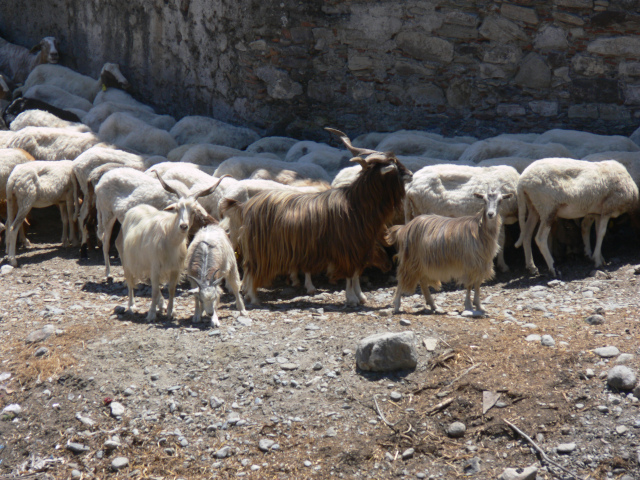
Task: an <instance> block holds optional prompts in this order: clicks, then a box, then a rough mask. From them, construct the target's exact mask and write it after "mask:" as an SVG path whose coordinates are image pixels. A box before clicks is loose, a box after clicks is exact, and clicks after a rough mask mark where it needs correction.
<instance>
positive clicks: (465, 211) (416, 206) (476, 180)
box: [404, 164, 520, 272]
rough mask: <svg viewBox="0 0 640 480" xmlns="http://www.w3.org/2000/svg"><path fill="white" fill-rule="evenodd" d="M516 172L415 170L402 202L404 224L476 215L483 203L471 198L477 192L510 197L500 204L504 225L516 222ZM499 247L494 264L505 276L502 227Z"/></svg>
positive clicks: (504, 169) (444, 168)
mask: <svg viewBox="0 0 640 480" xmlns="http://www.w3.org/2000/svg"><path fill="white" fill-rule="evenodd" d="M519 177H520V175H519V174H518V172H517V171H516V170H515V169H514V168H513V167H509V166H495V167H470V166H466V165H453V164H446V165H433V166H430V167H424V168H422V169H421V170H418V171H417V172H416V173H414V175H413V180H412V181H411V183H410V184H409V185H408V186H407V195H406V197H405V200H404V215H405V222H406V223H408V222H409V221H411V220H412V219H413V218H415V217H417V216H418V215H422V214H436V215H442V216H446V217H464V216H469V215H475V214H476V213H477V212H479V211H480V210H481V209H482V207H483V201H482V200H481V199H479V198H476V197H475V196H474V193H476V192H484V191H488V190H494V191H499V192H501V193H503V194H508V193H511V194H513V196H512V197H511V198H509V199H508V200H505V201H504V202H501V204H500V214H501V216H502V223H503V224H507V225H509V224H513V223H515V222H517V221H518V205H517V201H516V198H515V193H516V189H517V186H518V179H519ZM499 243H500V246H501V249H500V252H499V253H498V258H497V263H498V267H499V268H500V270H502V271H503V272H506V271H508V270H509V267H508V266H507V264H506V263H505V261H504V253H503V251H502V248H503V247H504V227H502V228H501V230H500V233H499Z"/></svg>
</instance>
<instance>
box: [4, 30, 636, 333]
mask: <svg viewBox="0 0 640 480" xmlns="http://www.w3.org/2000/svg"><path fill="white" fill-rule="evenodd" d="M2 42H4V43H0V74H3V75H4V77H2V76H0V80H1V79H3V78H8V81H4V80H3V81H2V85H3V89H5V90H6V89H7V88H8V87H7V85H11V87H12V88H11V90H12V92H11V93H10V94H9V95H5V97H4V99H1V100H0V102H2V103H1V104H0V106H1V107H2V110H3V114H2V120H1V121H0V127H2V128H1V129H0V202H2V203H3V204H5V205H6V215H2V216H3V217H5V218H3V219H0V220H1V221H0V233H2V234H3V235H4V239H5V240H4V243H5V245H6V252H7V255H6V256H5V257H4V258H3V262H7V263H10V264H11V265H12V266H14V267H17V266H18V265H19V264H20V251H21V250H20V248H19V247H20V246H22V248H29V246H30V244H29V242H28V240H27V238H26V236H25V232H24V226H25V222H28V218H29V214H30V211H31V209H33V208H44V207H50V206H52V205H57V206H58V207H59V211H60V214H61V222H62V225H63V227H64V228H63V238H62V246H63V247H65V248H77V249H78V257H79V259H80V261H82V260H83V259H85V258H87V256H90V255H91V256H98V255H99V253H97V250H96V249H98V248H100V251H101V252H102V253H103V256H104V263H105V276H106V277H107V279H106V280H105V281H108V280H112V278H113V274H112V271H111V268H110V257H112V255H113V254H114V253H115V252H114V250H113V248H112V245H111V240H112V238H111V237H112V232H113V228H114V226H115V225H116V222H118V223H120V224H121V225H122V228H121V229H120V233H119V234H118V235H117V238H115V244H116V247H117V250H118V253H119V256H120V259H121V261H122V267H123V270H124V277H125V279H126V282H127V284H128V286H129V303H128V307H129V309H130V310H131V309H132V308H133V306H134V304H135V302H134V288H135V282H136V281H137V280H141V281H146V280H150V281H151V282H152V284H153V295H152V305H151V308H150V309H149V313H148V315H147V320H149V321H152V320H155V319H156V309H157V310H158V313H161V312H162V308H163V303H164V301H163V296H162V294H161V293H160V282H161V281H168V282H169V304H168V308H167V315H168V316H169V318H171V315H172V305H173V297H174V295H175V290H176V288H177V285H178V284H179V283H180V279H182V281H183V283H184V282H186V281H187V279H188V280H189V281H190V282H191V289H189V288H188V287H184V286H183V287H182V288H185V290H188V292H189V293H190V294H193V295H194V296H195V301H196V310H195V314H194V316H193V319H194V321H198V322H199V321H201V320H202V317H203V316H210V317H211V320H210V321H211V325H212V326H217V325H219V320H218V317H217V314H216V311H215V309H216V306H217V302H218V296H219V289H220V287H219V286H218V285H219V284H221V282H222V280H223V279H224V280H226V287H227V289H229V291H230V292H231V293H233V294H234V295H235V298H236V308H237V309H238V310H239V311H240V312H241V313H246V311H245V304H244V301H246V302H248V304H249V305H251V306H252V307H253V308H258V307H257V306H258V305H259V302H260V300H259V295H258V289H259V288H267V287H269V286H270V285H271V284H272V281H273V280H274V279H275V278H276V277H277V276H279V275H282V276H285V277H287V278H289V279H290V281H291V283H292V285H294V286H297V285H299V284H300V280H299V274H300V273H302V274H304V276H305V282H304V287H305V288H306V290H307V292H308V293H309V294H311V295H313V294H314V293H316V292H317V289H316V288H315V286H314V285H313V276H318V275H326V276H327V278H328V279H329V280H331V281H337V280H342V279H344V280H345V281H346V284H345V302H346V305H347V306H348V307H352V306H358V305H361V304H363V303H365V302H366V301H367V297H366V294H365V293H364V292H363V291H362V288H361V285H360V276H361V275H362V274H363V272H364V270H365V269H367V268H371V269H378V270H382V271H391V270H392V269H393V268H394V267H393V259H394V258H396V259H397V260H398V281H399V285H398V287H397V289H396V295H395V298H394V307H395V311H399V310H400V305H401V300H400V299H401V296H402V294H413V293H415V289H416V287H417V285H420V287H421V288H422V292H423V295H424V296H425V300H426V303H427V304H428V306H430V307H431V309H432V311H433V313H437V312H438V311H439V310H438V308H437V306H436V305H435V303H434V301H433V299H432V297H431V294H430V291H429V289H430V288H439V287H440V285H441V283H442V282H448V281H451V280H453V281H456V282H459V283H460V284H461V285H462V286H464V287H465V288H466V289H467V298H466V301H465V305H464V309H465V310H472V309H474V308H475V311H474V312H478V314H481V312H482V310H481V308H482V307H481V303H480V284H481V283H482V282H484V281H486V280H487V279H490V278H491V277H492V276H493V275H494V262H495V263H496V265H497V267H498V269H499V270H500V271H502V272H508V271H509V270H510V268H511V267H514V265H512V266H511V267H509V266H508V265H507V264H506V263H505V259H504V255H503V252H504V249H505V248H507V247H515V248H519V249H520V250H517V252H518V253H519V252H522V254H521V255H522V263H523V264H524V265H525V266H526V268H527V270H528V272H529V273H527V275H528V274H532V275H536V274H539V273H538V268H537V267H536V266H535V264H534V261H533V252H532V246H531V244H532V240H533V239H534V238H535V243H536V245H537V248H538V250H539V252H540V254H541V258H543V259H544V261H545V262H546V269H543V271H542V273H543V274H549V275H552V276H559V275H561V274H560V272H559V270H558V269H557V267H556V266H555V263H554V258H553V253H552V252H553V248H552V245H553V242H554V241H558V240H559V239H560V237H561V232H562V230H563V229H564V228H573V229H574V230H576V231H578V232H579V235H578V240H580V242H581V243H580V244H579V245H578V246H577V248H579V249H580V250H581V251H582V252H584V254H585V256H586V257H587V258H588V260H587V261H589V260H590V261H593V264H594V266H595V267H596V268H599V267H601V266H602V265H604V264H605V263H606V261H605V258H604V257H605V256H606V254H607V252H606V245H605V251H604V252H603V251H602V250H603V238H604V236H605V234H606V230H607V228H608V225H609V224H610V220H611V219H615V218H617V217H620V218H621V220H622V221H626V222H627V223H628V224H629V225H630V227H629V228H637V225H638V221H637V218H638V213H639V211H638V208H639V205H638V196H639V195H638V185H639V182H640V146H639V145H638V144H637V143H636V142H635V141H634V140H636V141H638V140H640V133H639V132H638V131H637V132H635V133H634V134H632V135H631V136H630V137H624V136H619V135H611V136H607V135H596V134H592V133H588V132H582V131H574V130H563V129H554V130H550V131H547V132H544V133H540V134H537V133H527V134H502V135H498V136H496V137H492V138H484V139H477V138H473V137H469V136H464V137H454V138H446V137H444V136H442V135H440V134H437V133H433V132H428V131H416V130H401V131H396V132H369V133H366V134H363V135H360V136H357V137H355V138H353V139H351V138H349V136H348V135H346V134H344V133H342V132H340V131H339V130H334V129H331V128H326V130H327V132H323V133H324V134H325V137H324V138H325V139H326V143H322V142H314V141H309V140H296V139H293V138H288V137H278V136H271V137H261V136H260V134H259V133H257V132H256V131H254V130H252V129H250V128H246V127H241V126H234V125H231V124H229V123H225V122H223V121H220V120H217V119H214V118H208V117H203V116H187V117H184V118H181V119H175V118H173V117H172V116H170V115H165V114H162V113H159V112H156V111H155V110H154V108H152V107H150V106H148V105H145V104H143V103H141V102H140V101H138V100H136V99H135V98H134V97H133V96H132V95H131V94H130V93H128V91H127V90H133V91H135V86H132V85H130V84H129V82H128V81H127V79H126V78H125V76H124V75H123V73H122V72H121V71H120V68H119V66H118V65H116V64H113V63H105V64H104V67H103V68H102V70H101V72H100V74H99V75H98V76H97V77H96V78H93V77H88V76H85V75H81V74H79V73H78V72H75V71H73V70H71V69H69V68H67V67H64V66H62V65H58V64H57V61H58V54H57V50H56V49H55V46H57V43H56V42H55V39H52V38H51V37H46V38H45V39H43V41H42V42H41V44H39V45H40V46H39V47H38V48H35V49H34V50H32V52H28V51H25V50H26V49H21V48H17V46H11V45H9V44H7V42H5V41H4V40H2ZM14 47H15V48H14ZM3 68H4V70H3ZM12 98H13V101H12V100H11V99H12ZM324 127H327V126H325V125H319V126H318V130H319V131H321V129H322V128H324ZM2 211H3V210H0V212H2ZM509 226H511V227H510V228H511V229H518V228H519V237H517V240H516V239H515V238H511V237H513V235H511V236H508V235H506V234H505V228H506V227H509ZM594 226H595V228H593V229H592V227H594ZM536 229H537V230H536ZM592 230H594V231H595V246H594V248H593V249H592V248H591V233H592ZM536 232H537V233H536ZM534 234H535V235H534ZM515 235H516V236H517V235H518V233H516V234H515ZM194 237H195V238H194ZM18 239H20V245H18V243H19V242H18ZM191 239H193V240H191ZM192 242H193V243H192ZM520 247H521V248H520ZM118 273H120V272H116V275H117V274H118ZM505 275H506V273H505ZM520 275H521V273H520ZM240 278H242V280H240ZM184 285H186V283H184ZM471 289H474V291H475V298H474V302H473V305H472V303H471V299H470V292H471ZM276 293H277V292H276ZM243 295H244V301H243Z"/></svg>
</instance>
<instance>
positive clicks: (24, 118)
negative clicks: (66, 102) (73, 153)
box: [10, 110, 91, 133]
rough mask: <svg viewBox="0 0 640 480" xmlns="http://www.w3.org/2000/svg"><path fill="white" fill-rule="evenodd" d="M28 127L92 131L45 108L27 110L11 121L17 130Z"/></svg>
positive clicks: (14, 129)
mask: <svg viewBox="0 0 640 480" xmlns="http://www.w3.org/2000/svg"><path fill="white" fill-rule="evenodd" d="M26 127H51V128H64V129H66V130H70V131H76V132H81V133H86V132H91V129H90V128H89V127H87V126H86V125H83V124H81V123H77V122H69V121H67V120H63V119H61V118H60V117H58V116H56V115H54V114H53V113H49V112H45V111H44V110H26V111H24V112H22V113H21V114H20V115H18V116H17V117H16V118H15V120H14V121H13V122H11V127H10V129H11V130H13V131H14V132H17V131H18V130H22V129H23V128H26Z"/></svg>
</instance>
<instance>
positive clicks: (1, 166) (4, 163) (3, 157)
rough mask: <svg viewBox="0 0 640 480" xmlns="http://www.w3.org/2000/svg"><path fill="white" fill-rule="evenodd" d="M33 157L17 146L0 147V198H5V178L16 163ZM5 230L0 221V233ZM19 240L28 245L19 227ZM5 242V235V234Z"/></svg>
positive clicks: (6, 178)
mask: <svg viewBox="0 0 640 480" xmlns="http://www.w3.org/2000/svg"><path fill="white" fill-rule="evenodd" d="M32 161H33V157H32V156H31V155H29V154H28V153H27V152H25V151H24V150H21V149H19V148H3V149H0V200H6V199H7V180H9V175H11V172H12V171H13V169H14V167H15V166H16V165H20V164H22V163H27V162H32ZM4 230H5V226H4V224H3V223H2V222H0V233H2V232H3V231H4ZM20 240H21V241H22V244H23V245H24V246H29V245H30V244H29V241H28V240H27V237H26V236H25V234H24V229H20ZM5 242H6V236H5Z"/></svg>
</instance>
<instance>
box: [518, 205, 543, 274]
mask: <svg viewBox="0 0 640 480" xmlns="http://www.w3.org/2000/svg"><path fill="white" fill-rule="evenodd" d="M538 220H540V215H539V214H538V212H537V211H536V210H534V209H533V208H529V216H528V217H527V221H526V223H525V225H524V230H523V231H522V232H521V233H520V238H519V239H518V241H519V242H520V243H518V242H516V247H519V246H520V245H522V248H523V249H524V260H525V265H526V267H527V270H529V272H531V274H533V275H537V274H538V269H537V268H536V265H535V264H534V263H533V252H532V250H531V239H532V238H533V230H534V229H535V228H536V224H537V223H538Z"/></svg>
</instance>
